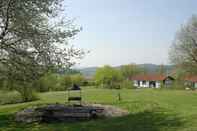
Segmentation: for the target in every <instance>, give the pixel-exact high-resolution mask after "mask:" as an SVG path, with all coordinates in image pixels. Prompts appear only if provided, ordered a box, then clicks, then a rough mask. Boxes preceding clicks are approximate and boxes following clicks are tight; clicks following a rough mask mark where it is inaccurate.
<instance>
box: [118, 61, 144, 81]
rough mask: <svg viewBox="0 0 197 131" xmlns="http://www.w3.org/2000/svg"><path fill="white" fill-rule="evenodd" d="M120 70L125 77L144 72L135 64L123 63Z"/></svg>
mask: <svg viewBox="0 0 197 131" xmlns="http://www.w3.org/2000/svg"><path fill="white" fill-rule="evenodd" d="M120 71H121V73H122V75H123V76H124V78H125V79H128V78H129V77H132V76H134V75H136V74H138V73H140V72H142V70H141V69H140V68H139V67H138V66H137V65H135V64H129V65H123V66H121V68H120Z"/></svg>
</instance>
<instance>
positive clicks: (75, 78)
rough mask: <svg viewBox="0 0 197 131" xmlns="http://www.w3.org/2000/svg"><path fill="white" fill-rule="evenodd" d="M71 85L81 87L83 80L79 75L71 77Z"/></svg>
mask: <svg viewBox="0 0 197 131" xmlns="http://www.w3.org/2000/svg"><path fill="white" fill-rule="evenodd" d="M70 77H71V81H72V84H77V85H83V83H84V81H85V78H84V77H83V75H81V74H75V75H71V76H70Z"/></svg>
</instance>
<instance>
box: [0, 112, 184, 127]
mask: <svg viewBox="0 0 197 131" xmlns="http://www.w3.org/2000/svg"><path fill="white" fill-rule="evenodd" d="M12 118H13V116H10V115H0V130H3V131H6V130H14V131H17V130H18V131H20V130H28V131H30V130H49V131H161V130H165V131H168V130H171V131H172V130H173V131H176V130H177V131H178V130H179V129H180V128H182V127H183V126H184V123H185V122H184V121H183V120H182V119H181V118H180V117H178V116H177V115H176V114H172V113H170V114H169V113H165V112H163V111H159V112H158V111H144V112H140V113H136V114H130V115H128V116H124V117H119V118H109V119H102V120H101V119H100V120H94V121H89V122H77V123H66V124H65V123H55V124H38V123H34V124H19V123H15V122H13V120H12Z"/></svg>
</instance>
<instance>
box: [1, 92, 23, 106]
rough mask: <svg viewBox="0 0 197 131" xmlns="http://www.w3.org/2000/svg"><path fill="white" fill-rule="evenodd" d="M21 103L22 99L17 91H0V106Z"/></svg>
mask: <svg viewBox="0 0 197 131" xmlns="http://www.w3.org/2000/svg"><path fill="white" fill-rule="evenodd" d="M21 102H23V99H22V97H21V95H20V93H19V92H17V91H9V92H8V91H0V105H4V104H16V103H21Z"/></svg>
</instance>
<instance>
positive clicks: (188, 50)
mask: <svg viewBox="0 0 197 131" xmlns="http://www.w3.org/2000/svg"><path fill="white" fill-rule="evenodd" d="M196 31H197V16H193V17H192V18H191V19H190V20H189V21H188V23H187V24H186V25H184V26H182V28H181V29H180V30H179V32H178V33H177V35H176V37H175V41H174V43H173V44H172V47H171V50H170V53H169V54H170V59H171V62H172V63H173V64H176V65H179V66H181V67H184V69H186V70H187V71H189V72H191V73H192V72H195V73H196V72H197V32H196Z"/></svg>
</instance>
